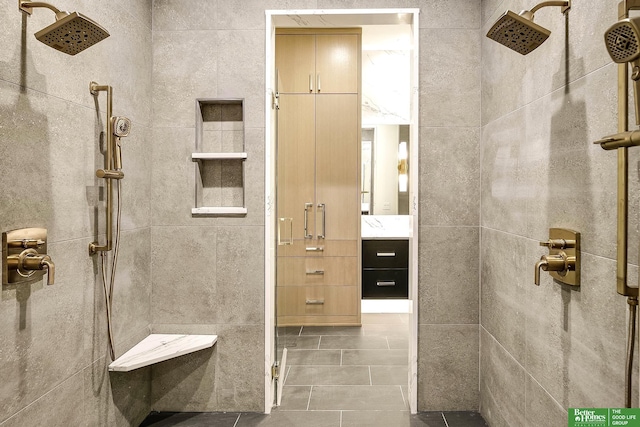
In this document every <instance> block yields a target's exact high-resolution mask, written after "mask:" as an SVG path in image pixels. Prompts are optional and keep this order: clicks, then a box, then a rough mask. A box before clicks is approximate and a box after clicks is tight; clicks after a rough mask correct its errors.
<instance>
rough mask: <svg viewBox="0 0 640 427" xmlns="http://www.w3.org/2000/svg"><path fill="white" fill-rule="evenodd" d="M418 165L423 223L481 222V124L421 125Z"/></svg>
mask: <svg viewBox="0 0 640 427" xmlns="http://www.w3.org/2000/svg"><path fill="white" fill-rule="evenodd" d="M419 167H420V171H421V172H420V210H421V212H422V215H421V216H422V221H421V225H422V226H426V225H443V226H451V225H468V226H478V225H479V221H480V215H479V211H480V191H479V190H480V170H479V169H480V132H479V129H478V128H472V127H470V128H451V127H443V128H427V127H423V128H421V129H420V164H419Z"/></svg>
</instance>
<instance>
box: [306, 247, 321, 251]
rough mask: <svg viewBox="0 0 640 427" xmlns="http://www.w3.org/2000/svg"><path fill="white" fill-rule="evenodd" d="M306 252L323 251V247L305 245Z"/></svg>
mask: <svg viewBox="0 0 640 427" xmlns="http://www.w3.org/2000/svg"><path fill="white" fill-rule="evenodd" d="M305 249H306V251H307V252H322V251H324V248H323V247H322V246H307V247H306V248H305Z"/></svg>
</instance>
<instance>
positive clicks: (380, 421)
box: [342, 411, 411, 427]
mask: <svg viewBox="0 0 640 427" xmlns="http://www.w3.org/2000/svg"><path fill="white" fill-rule="evenodd" d="M410 421H411V415H410V414H409V411H342V427H390V426H393V427H409V423H410Z"/></svg>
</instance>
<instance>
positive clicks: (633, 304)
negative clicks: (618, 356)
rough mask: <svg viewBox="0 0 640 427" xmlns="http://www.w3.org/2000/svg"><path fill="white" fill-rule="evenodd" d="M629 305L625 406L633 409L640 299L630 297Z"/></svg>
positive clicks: (628, 299)
mask: <svg viewBox="0 0 640 427" xmlns="http://www.w3.org/2000/svg"><path fill="white" fill-rule="evenodd" d="M627 304H629V336H628V337H627V364H626V370H625V387H624V391H625V404H626V407H627V408H631V391H632V386H631V385H632V384H633V349H634V345H635V340H636V312H637V308H638V297H628V298H627Z"/></svg>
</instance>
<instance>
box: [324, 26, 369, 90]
mask: <svg viewBox="0 0 640 427" xmlns="http://www.w3.org/2000/svg"><path fill="white" fill-rule="evenodd" d="M359 40H360V36H359V35H357V34H318V35H317V36H316V82H315V83H316V92H317V93H358V92H359V82H360V78H359V77H360V72H359V71H360V66H359V65H360V51H359V46H360V43H359Z"/></svg>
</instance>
